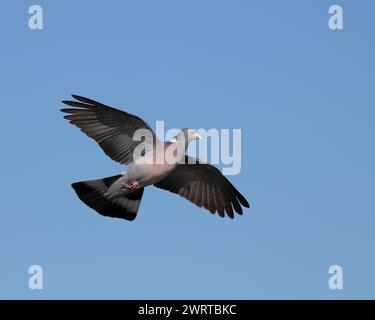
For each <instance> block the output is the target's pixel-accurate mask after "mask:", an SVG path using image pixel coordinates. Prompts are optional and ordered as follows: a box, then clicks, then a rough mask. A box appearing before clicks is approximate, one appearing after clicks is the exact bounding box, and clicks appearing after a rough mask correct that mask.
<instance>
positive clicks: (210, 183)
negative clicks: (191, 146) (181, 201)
mask: <svg viewBox="0 0 375 320" xmlns="http://www.w3.org/2000/svg"><path fill="white" fill-rule="evenodd" d="M192 160H193V161H192ZM195 160H196V159H195ZM191 163H194V164H191ZM155 186H156V187H158V188H161V189H165V190H168V191H171V192H173V193H176V194H179V195H180V196H182V197H184V198H186V199H188V200H189V201H191V202H193V203H195V204H196V205H197V206H199V207H204V208H206V209H207V210H209V211H210V212H211V213H215V212H218V213H219V215H220V216H221V217H224V216H225V212H226V213H227V215H228V216H229V217H230V218H234V211H233V209H234V210H235V211H236V212H237V213H238V214H242V207H241V205H242V206H244V207H246V208H249V203H248V202H247V200H246V199H245V198H244V196H243V195H242V194H241V193H240V192H239V191H238V190H237V189H236V188H235V187H234V186H233V185H232V184H231V183H230V182H229V180H228V179H227V178H226V177H224V176H223V174H222V173H221V172H220V171H219V170H218V169H217V168H215V167H214V166H212V165H210V164H207V163H201V162H198V161H194V159H193V158H192V157H188V156H186V157H185V163H184V164H178V165H177V167H176V168H175V169H174V170H173V171H172V172H171V173H170V174H169V175H168V176H167V177H166V178H164V179H163V180H162V181H160V182H158V183H156V184H155Z"/></svg>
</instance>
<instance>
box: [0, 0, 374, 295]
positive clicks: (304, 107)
mask: <svg viewBox="0 0 375 320" xmlns="http://www.w3.org/2000/svg"><path fill="white" fill-rule="evenodd" d="M32 4H40V5H42V7H43V9H44V30H41V31H32V30H30V29H29V28H28V18H29V14H28V8H29V6H30V5H32ZM332 4H340V5H342V6H343V9H344V30H341V31H332V30H330V29H329V28H328V18H329V15H328V8H329V6H330V5H332ZM374 18H375V2H374V1H372V0H368V1H365V0H362V1H344V0H340V1H333V0H332V1H323V0H321V1H312V0H311V1H308V0H305V1H300V0H298V1H297V0H295V1H292V0H289V1H279V0H274V1H260V0H259V1H237V0H235V1H217V0H215V1H208V0H205V1H195V0H189V1H172V0H170V1H165V0H158V1H151V0H150V1H72V0H69V1H41V0H35V1H24V0H21V1H13V0H12V1H11V0H6V1H2V3H1V19H0V36H1V59H0V88H1V89H0V90H1V125H0V134H1V149H2V152H1V168H0V173H1V183H0V188H1V202H0V214H1V223H0V249H1V250H0V254H1V259H0V274H1V278H2V280H1V282H0V298H21V299H40V298H47V299H50V298H51V299H52V298H71V299H76V298H108V299H132V298H135V299H142V298H151V299H163V298H169V299H171V298H175V299H179V298H196V299H208V298H212V299H232V298H233V299H263V298H270V299H275V298H282V299H289V298H297V299H298V298H300V299H302V298H313V299H342V298H354V299H359V298H375V274H374V272H375V257H374V243H375V235H374V226H375V216H374V214H375V204H374V203H375V201H374V198H375V197H374V195H375V185H374V184H375V182H374V181H375V180H374V178H375V169H374V163H375V151H374V137H375V127H374V118H375V109H374V107H375V90H374V83H375V61H374V57H375V43H374V39H375V24H374ZM72 93H75V94H79V95H83V96H88V97H91V98H93V99H97V100H99V101H102V102H104V103H107V104H110V105H113V106H117V107H120V108H122V109H123V110H126V111H128V112H131V113H134V114H137V115H139V116H141V117H143V118H144V119H145V120H147V121H148V122H149V123H150V124H151V125H152V126H154V125H155V121H156V120H165V121H166V127H167V129H168V128H175V127H194V128H206V129H210V128H241V129H242V170H241V173H240V174H239V175H237V176H233V177H230V180H231V181H232V182H233V183H234V184H235V185H236V186H237V187H238V189H239V190H240V191H241V192H242V193H243V194H244V195H245V196H246V197H247V198H248V199H249V201H250V203H251V205H252V207H251V209H249V210H247V211H246V213H245V215H244V216H242V217H240V216H237V218H236V219H235V220H230V219H220V218H219V217H218V216H212V215H211V214H210V213H208V212H206V211H204V210H202V209H199V208H198V207H196V206H195V205H193V204H191V203H190V202H188V201H186V200H185V199H183V198H180V197H178V196H175V195H173V194H170V193H168V192H166V191H163V190H159V189H156V188H149V189H147V190H146V192H145V194H144V197H143V201H142V204H141V208H140V212H139V215H138V217H137V219H136V220H135V221H134V222H128V221H125V220H119V219H110V218H105V217H102V216H100V215H98V214H96V213H95V212H94V211H92V210H91V209H89V208H88V207H86V206H85V205H84V204H83V203H82V202H81V201H80V200H79V199H78V198H77V197H76V195H75V193H74V191H73V190H72V189H71V187H70V184H71V183H72V182H75V181H80V180H87V179H93V178H100V177H105V176H110V175H113V174H116V173H118V172H120V171H123V170H124V168H123V167H121V166H120V165H118V164H117V163H115V162H113V161H112V160H110V159H109V158H108V157H106V156H105V154H104V153H103V152H102V151H101V149H100V148H99V147H98V146H97V145H96V143H95V142H94V141H93V140H90V139H88V138H87V137H86V136H85V135H83V134H82V133H81V132H80V131H79V130H78V129H77V128H75V127H73V126H71V125H69V124H68V123H67V121H65V120H64V119H63V118H62V114H61V113H60V112H59V109H60V108H61V107H62V104H61V103H60V101H61V100H64V99H68V98H69V95H70V94H72ZM32 264H38V265H41V266H42V267H43V269H44V289H43V290H39V291H38V290H34V291H32V290H30V289H29V288H28V278H29V276H30V275H29V274H28V268H29V266H30V265H32ZM333 264H339V265H341V266H342V268H343V270H344V289H343V290H341V291H340V290H339V291H332V290H330V289H329V287H328V284H327V283H328V279H329V276H330V275H329V274H328V268H329V266H330V265H333Z"/></svg>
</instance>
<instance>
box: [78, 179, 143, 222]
mask: <svg viewBox="0 0 375 320" xmlns="http://www.w3.org/2000/svg"><path fill="white" fill-rule="evenodd" d="M120 177H121V176H120V175H117V176H112V177H108V178H102V179H97V180H88V181H81V182H76V183H73V184H72V187H73V189H74V190H75V192H76V193H77V195H78V197H79V198H80V199H81V200H82V201H83V202H84V203H85V204H86V205H88V206H89V207H90V208H92V209H94V210H95V211H97V212H98V213H100V214H101V215H104V216H109V217H115V218H122V219H126V220H134V219H135V217H136V216H137V212H138V209H139V205H140V204H141V200H142V195H143V190H144V189H143V188H142V189H139V190H135V191H133V190H129V191H126V193H122V194H121V195H120V196H117V197H113V196H111V194H108V192H107V191H108V189H109V188H110V186H111V185H112V184H113V183H114V182H115V181H117V180H118V179H119V178H120Z"/></svg>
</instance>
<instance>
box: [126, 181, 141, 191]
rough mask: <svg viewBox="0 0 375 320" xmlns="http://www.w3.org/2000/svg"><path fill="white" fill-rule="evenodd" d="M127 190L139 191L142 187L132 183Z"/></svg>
mask: <svg viewBox="0 0 375 320" xmlns="http://www.w3.org/2000/svg"><path fill="white" fill-rule="evenodd" d="M127 188H128V189H130V190H139V189H140V186H139V184H138V182H130V183H128V185H127Z"/></svg>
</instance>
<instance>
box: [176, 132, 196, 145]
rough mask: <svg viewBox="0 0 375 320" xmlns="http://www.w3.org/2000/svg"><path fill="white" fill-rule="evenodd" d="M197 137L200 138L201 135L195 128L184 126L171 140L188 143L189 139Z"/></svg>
mask: <svg viewBox="0 0 375 320" xmlns="http://www.w3.org/2000/svg"><path fill="white" fill-rule="evenodd" d="M197 139H201V136H200V135H199V133H198V132H197V131H196V130H195V129H190V128H184V129H182V130H181V131H180V132H179V133H178V134H177V136H175V137H174V138H173V139H172V140H171V142H184V143H185V144H186V145H188V144H189V143H190V142H191V141H193V140H197Z"/></svg>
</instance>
